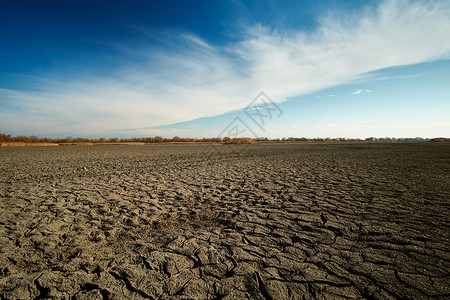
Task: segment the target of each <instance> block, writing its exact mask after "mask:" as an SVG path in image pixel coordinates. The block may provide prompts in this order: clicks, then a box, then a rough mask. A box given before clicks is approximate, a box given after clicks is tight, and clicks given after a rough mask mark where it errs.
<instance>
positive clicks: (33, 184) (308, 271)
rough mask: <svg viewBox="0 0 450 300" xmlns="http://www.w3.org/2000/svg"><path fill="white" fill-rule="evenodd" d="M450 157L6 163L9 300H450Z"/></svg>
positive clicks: (366, 147)
mask: <svg viewBox="0 0 450 300" xmlns="http://www.w3.org/2000/svg"><path fill="white" fill-rule="evenodd" d="M449 171H450V145H449V144H431V143H430V144H271V145H248V146H242V145H235V146H223V145H216V146H211V145H209V146H207V145H160V146H156V145H152V146H71V147H17V148H8V147H6V148H2V149H0V200H1V201H0V212H1V219H0V232H1V233H0V276H1V279H0V298H1V299H33V298H34V299H45V298H55V299H141V298H148V299H365V298H366V299H398V298H401V299H434V298H437V299H449V298H450V279H449V270H450V254H449V246H450V245H449V238H450V234H449V232H450V230H449V221H450V214H449V204H450V202H449V199H450V185H449V182H450V180H449V179H450V178H449V174H450V172H449Z"/></svg>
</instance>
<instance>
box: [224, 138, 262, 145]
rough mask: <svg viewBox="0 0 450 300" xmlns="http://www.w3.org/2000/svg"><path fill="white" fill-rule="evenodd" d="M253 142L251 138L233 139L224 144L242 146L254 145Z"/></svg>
mask: <svg viewBox="0 0 450 300" xmlns="http://www.w3.org/2000/svg"><path fill="white" fill-rule="evenodd" d="M254 143H255V142H254V141H253V139H252V138H233V139H231V140H229V141H227V142H225V144H237V145H242V144H254Z"/></svg>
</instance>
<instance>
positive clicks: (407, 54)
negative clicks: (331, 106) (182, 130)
mask: <svg viewBox="0 0 450 300" xmlns="http://www.w3.org/2000/svg"><path fill="white" fill-rule="evenodd" d="M449 12H450V2H449V1H400V0H399V1H395V0H392V1H384V2H382V3H380V4H379V5H378V6H377V7H375V8H367V9H366V10H363V11H359V12H354V13H353V14H352V15H340V14H332V13H330V14H328V15H326V16H323V17H322V19H321V20H320V25H319V27H318V28H317V30H316V31H314V32H308V33H307V32H292V31H290V32H281V31H278V30H271V29H268V28H266V27H264V25H256V26H254V27H252V28H248V29H247V30H246V32H245V33H244V34H243V37H242V41H241V42H239V43H234V44H229V45H226V46H221V47H217V46H215V45H211V44H210V43H208V41H205V40H203V39H202V38H201V37H198V36H196V35H195V34H192V33H187V34H179V35H178V36H177V37H176V38H175V39H174V40H172V42H173V43H174V44H176V45H178V47H177V50H174V51H170V52H167V49H164V50H160V51H155V50H154V49H149V50H146V49H138V50H139V51H136V53H139V54H136V55H139V56H140V63H139V65H134V64H130V65H129V66H128V67H126V68H123V69H121V70H119V71H118V72H116V73H114V74H112V75H111V76H107V77H101V78H99V77H95V78H80V79H75V80H70V81H62V80H61V81H59V80H52V81H47V80H43V81H42V84H41V86H42V87H41V89H39V90H35V91H14V90H8V89H3V90H2V92H1V95H0V97H2V98H3V100H2V101H0V127H1V128H2V130H4V131H6V132H11V133H13V134H14V133H33V134H42V133H53V134H59V133H63V132H74V133H77V134H79V135H100V134H104V133H105V132H108V130H111V129H118V130H119V129H124V128H144V127H151V126H158V125H163V124H169V123H175V122H181V121H186V120H190V119H194V118H198V117H204V116H212V115H216V114H221V113H224V112H226V111H230V110H233V109H240V108H243V107H245V106H246V105H247V104H248V103H249V102H250V101H251V100H252V99H253V98H254V97H255V95H257V94H258V93H259V92H260V91H261V90H264V91H265V92H266V93H267V94H268V95H270V96H271V98H272V99H275V101H283V100H285V99H286V98H288V97H292V96H298V95H301V94H305V93H309V92H312V91H317V90H320V89H323V88H326V87H330V86H334V85H338V84H342V83H345V82H348V81H349V80H353V79H355V78H358V76H359V75H360V74H363V73H365V72H369V71H372V70H377V69H381V68H386V67H391V66H397V65H407V64H414V63H420V62H424V61H430V60H434V59H439V58H450V56H449V54H450V39H449V38H448V35H449V32H450V18H449ZM362 93H363V90H360V91H356V92H355V93H354V94H362ZM11 107H14V109H12V108H11ZM55 128H58V130H56V129H55ZM129 134H130V135H133V134H135V133H133V132H129Z"/></svg>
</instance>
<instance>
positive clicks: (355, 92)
mask: <svg viewBox="0 0 450 300" xmlns="http://www.w3.org/2000/svg"><path fill="white" fill-rule="evenodd" d="M371 92H372V91H371V90H356V91H354V92H353V93H352V94H353V95H362V94H368V93H371Z"/></svg>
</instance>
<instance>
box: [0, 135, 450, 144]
mask: <svg viewBox="0 0 450 300" xmlns="http://www.w3.org/2000/svg"><path fill="white" fill-rule="evenodd" d="M243 139H245V140H246V142H245V143H248V141H249V140H252V141H254V142H384V143H395V142H429V141H431V142H450V139H449V138H443V137H440V138H434V139H428V138H421V137H415V138H394V137H392V138H391V137H379V138H377V137H368V138H365V139H359V138H357V139H354V138H306V137H301V138H297V137H288V138H286V137H283V138H275V139H269V138H267V137H258V138H253V139H250V138H243ZM243 139H242V138H241V139H232V138H229V137H214V138H180V137H178V136H175V137H173V138H163V137H161V136H155V137H140V138H136V137H133V138H117V137H113V138H97V139H90V138H81V137H77V138H74V137H71V136H68V137H65V138H49V137H37V136H35V135H32V136H23V135H19V136H14V137H13V136H11V135H10V134H4V133H0V142H22V143H56V144H65V143H94V144H96V143H145V144H152V143H243Z"/></svg>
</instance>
